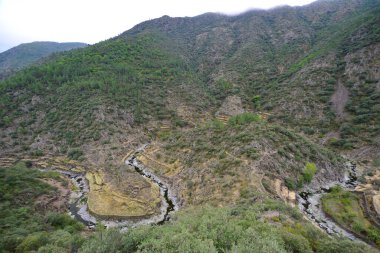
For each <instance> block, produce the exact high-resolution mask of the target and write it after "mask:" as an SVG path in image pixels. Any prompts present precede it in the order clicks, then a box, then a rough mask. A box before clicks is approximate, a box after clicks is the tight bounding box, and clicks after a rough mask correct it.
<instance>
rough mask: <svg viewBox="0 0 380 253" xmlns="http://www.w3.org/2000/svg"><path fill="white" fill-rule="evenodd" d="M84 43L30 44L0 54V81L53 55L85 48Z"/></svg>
mask: <svg viewBox="0 0 380 253" xmlns="http://www.w3.org/2000/svg"><path fill="white" fill-rule="evenodd" d="M85 46H87V44H84V43H75V42H67V43H57V42H32V43H24V44H21V45H18V46H16V47H13V48H11V49H9V50H7V51H5V52H2V53H0V79H1V77H2V76H4V77H5V76H6V75H9V74H11V73H12V72H14V71H17V70H20V69H21V68H24V67H26V66H28V65H31V64H32V63H35V62H38V61H39V60H41V59H42V58H44V57H47V56H49V55H51V54H53V53H58V52H62V51H68V50H71V49H75V48H81V47H85Z"/></svg>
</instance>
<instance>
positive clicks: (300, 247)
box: [81, 201, 376, 253]
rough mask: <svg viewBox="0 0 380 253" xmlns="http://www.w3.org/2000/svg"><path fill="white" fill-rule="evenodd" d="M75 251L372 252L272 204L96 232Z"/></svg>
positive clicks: (205, 210) (202, 211)
mask: <svg viewBox="0 0 380 253" xmlns="http://www.w3.org/2000/svg"><path fill="white" fill-rule="evenodd" d="M279 213H280V214H279ZM81 251H82V252H85V253H90V252H91V253H93V252H96V253H106V252H252V253H256V252H257V253H259V252H260V253H266V252H267V253H275V252H281V253H285V252H302V253H308V252H310V253H311V252H324V253H327V252H331V253H332V252H334V253H340V252H341V253H348V252H350V253H354V252H355V253H356V252H357V253H359V252H362V253H364V252H366V253H367V252H376V251H374V250H372V249H371V248H369V247H368V246H365V245H363V244H357V243H353V242H350V241H348V240H344V239H341V238H330V237H328V236H326V235H325V234H323V233H322V232H321V231H319V230H318V229H317V228H315V227H314V226H313V225H311V224H307V223H305V221H304V220H303V218H302V215H301V214H300V213H299V212H298V211H296V210H295V209H292V208H289V207H287V206H285V205H284V204H282V203H279V202H275V201H264V202H263V203H255V204H254V205H251V204H250V205H239V206H236V207H230V208H212V207H209V206H205V207H202V208H196V209H188V210H185V211H181V212H180V213H178V214H176V216H175V217H174V219H173V221H171V222H170V223H168V224H165V225H163V226H149V227H147V226H143V227H139V228H136V229H131V230H129V231H128V232H127V233H126V234H124V235H123V234H120V232H118V231H117V230H108V231H102V232H99V233H97V234H96V235H94V236H92V237H91V238H90V239H89V240H87V241H86V242H85V243H84V244H83V246H82V250H81Z"/></svg>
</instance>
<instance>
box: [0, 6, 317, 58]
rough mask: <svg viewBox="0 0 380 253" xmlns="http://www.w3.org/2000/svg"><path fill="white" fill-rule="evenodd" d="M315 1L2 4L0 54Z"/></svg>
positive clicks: (99, 38) (90, 42)
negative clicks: (167, 20)
mask: <svg viewBox="0 0 380 253" xmlns="http://www.w3.org/2000/svg"><path fill="white" fill-rule="evenodd" d="M313 1H314V0H264V1H263V0H133V1H131V0H0V52H2V51H5V50H7V49H9V48H11V47H14V46H17V45H19V44H21V43H26V42H32V41H57V42H85V43H88V44H93V43H96V42H99V41H103V40H106V39H109V38H111V37H114V36H116V35H118V34H120V33H122V32H124V31H126V30H128V29H130V28H132V27H133V26H134V25H136V24H138V23H140V22H143V21H145V20H149V19H154V18H158V17H161V16H163V15H169V16H171V17H184V16H190V17H191V16H196V15H199V14H202V13H205V12H219V13H224V14H230V15H235V14H238V13H241V12H244V11H247V10H250V9H257V8H259V9H268V8H273V7H276V6H281V5H290V6H301V5H305V4H309V3H311V2H313Z"/></svg>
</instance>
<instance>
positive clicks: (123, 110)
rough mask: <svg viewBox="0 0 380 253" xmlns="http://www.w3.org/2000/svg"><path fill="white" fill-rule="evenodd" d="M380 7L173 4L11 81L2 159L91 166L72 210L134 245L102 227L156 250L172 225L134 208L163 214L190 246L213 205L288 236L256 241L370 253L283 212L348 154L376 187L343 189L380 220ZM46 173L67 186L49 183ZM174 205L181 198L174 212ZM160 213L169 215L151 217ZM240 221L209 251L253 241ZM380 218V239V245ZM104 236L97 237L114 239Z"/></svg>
mask: <svg viewBox="0 0 380 253" xmlns="http://www.w3.org/2000/svg"><path fill="white" fill-rule="evenodd" d="M379 13H380V1H378V0H349V1H343V0H335V1H333V0H320V1H316V2H314V3H312V4H310V5H307V6H303V7H294V8H292V7H286V6H285V7H280V8H275V9H272V10H267V11H264V10H253V11H249V12H246V13H243V14H240V15H236V16H225V15H221V14H213V13H207V14H203V15H200V16H196V17H186V18H171V17H168V16H163V17H161V18H158V19H154V20H150V21H146V22H143V23H141V24H139V25H137V26H135V27H134V28H132V29H130V30H128V31H126V32H125V33H123V34H121V35H119V36H117V37H114V38H112V39H109V40H106V41H103V42H100V43H98V44H95V45H93V46H88V47H85V48H82V49H77V50H73V51H69V52H65V53H60V54H56V55H53V56H51V57H49V58H48V59H45V60H44V61H43V62H41V64H38V65H34V66H31V67H28V68H25V69H24V70H21V71H19V72H17V73H15V74H13V75H11V76H10V77H8V78H6V79H5V80H3V81H1V82H0V128H1V135H0V165H1V166H0V167H2V168H6V167H7V168H11V167H12V166H16V165H15V164H18V162H20V161H21V162H24V163H25V164H26V165H28V164H29V165H30V166H29V167H34V168H36V169H44V170H45V169H48V170H50V171H51V170H52V171H55V172H59V173H61V174H62V171H66V173H71V174H73V173H74V174H75V175H77V174H78V173H79V174H80V175H81V178H83V179H81V180H85V183H86V185H88V187H89V189H88V191H84V190H83V189H79V190H78V189H76V190H75V189H70V187H67V188H66V191H68V190H70V191H71V192H77V193H78V191H79V193H80V194H83V195H81V197H80V198H77V199H76V200H77V201H78V203H77V204H76V205H75V206H74V209H75V213H80V212H82V213H85V214H86V215H88V216H93V218H91V222H92V223H91V227H92V226H93V225H94V224H93V223H95V221H97V224H98V225H99V224H100V223H101V221H104V224H105V225H107V226H108V227H114V226H119V225H120V227H123V231H124V232H125V231H128V232H127V233H130V234H131V236H132V235H133V236H135V237H133V238H135V239H136V238H140V239H141V241H138V242H136V245H139V246H136V245H135V244H134V243H135V242H132V241H128V243H131V244H128V243H127V242H126V241H125V240H124V239H125V238H124V237H123V236H122V235H120V234H118V232H115V234H113V233H114V232H112V231H114V230H111V232H106V234H107V236H111V237H113V239H115V238H119V239H117V240H116V241H120V242H121V241H123V242H125V243H126V244H125V245H129V246H128V247H131V249H130V251H132V252H135V251H137V247H139V249H141V250H142V251H143V249H144V250H145V251H149V249H153V248H154V249H156V248H155V247H156V246H157V245H156V244H155V243H156V242H157V241H154V240H153V239H151V238H150V236H152V237H153V238H156V239H157V238H158V237H159V236H155V235H154V233H156V231H158V232H157V233H159V234H160V233H161V232H162V231H161V230H160V229H156V228H152V229H148V228H147V231H148V230H149V233H148V232H146V233H145V232H144V231H143V230H144V229H145V228H141V229H142V230H141V231H143V232H141V233H142V234H144V236H146V237H143V236H142V235H140V234H138V233H140V232H139V231H140V230H139V229H136V230H133V229H132V230H131V231H129V229H130V227H133V226H136V222H135V223H133V222H132V223H128V222H126V221H127V220H128V219H129V220H134V221H141V223H138V222H137V223H138V224H146V223H159V224H162V223H165V222H167V223H168V224H167V225H166V224H165V225H163V226H162V227H163V228H161V229H162V230H167V231H166V232H167V233H166V235H170V234H171V233H172V231H174V230H175V229H178V230H181V231H186V233H187V235H188V236H189V237H187V238H192V239H191V240H193V241H191V242H190V241H186V242H188V243H189V244H184V245H194V244H197V243H195V242H198V240H200V239H199V238H198V237H197V236H195V235H194V234H197V233H198V234H199V235H202V232H199V231H198V230H197V231H198V232H196V233H195V232H194V231H196V230H194V231H188V230H187V229H184V228H183V227H182V224H187V220H186V219H190V220H191V218H189V217H190V216H192V215H194V217H195V216H196V217H199V219H200V220H201V221H202V222H206V218H204V217H203V215H206V216H208V215H209V213H212V212H220V213H221V215H222V216H221V217H225V219H226V220H228V221H231V222H232V221H236V220H234V219H235V218H234V217H238V218H236V219H240V220H244V222H246V224H251V225H252V224H253V223H255V222H256V220H255V222H254V221H252V220H250V219H249V218H247V217H246V216H244V215H248V216H250V215H252V216H255V217H256V215H257V217H258V218H257V222H259V224H260V226H259V227H260V228H263V229H264V228H265V229H264V230H265V231H269V230H270V231H272V230H273V231H272V232H273V233H269V232H268V237H267V238H270V236H269V234H270V235H273V236H275V237H276V236H277V237H276V239H274V240H275V241H276V242H278V243H279V244H278V245H277V246H273V245H272V246H273V247H276V249H275V248H271V249H269V248H268V249H267V250H266V251H265V250H264V249H262V250H261V251H260V250H259V249H258V251H257V252H335V251H331V250H332V249H333V248H334V247H335V246H336V247H337V248H340V249H344V248H345V247H347V248H350V249H356V251H353V252H362V251H360V249H363V250H364V249H369V248H364V247H362V248H360V247H359V246H358V247H356V246H353V245H356V244H354V243H353V244H351V243H346V242H345V241H344V240H341V241H339V240H336V238H333V239H331V238H330V239H331V240H330V239H328V238H329V237H328V236H327V235H325V234H324V236H326V237H324V236H321V237H320V238H321V240H326V241H323V242H322V241H317V239H315V237H313V236H310V234H312V233H315V234H317V233H318V232H316V231H318V229H316V228H315V227H314V228H310V230H309V229H308V228H306V230H307V231H306V230H305V231H304V230H299V231H298V230H297V226H303V225H305V224H309V225H310V220H312V219H309V221H308V220H307V217H308V215H307V213H304V216H303V215H300V213H297V211H295V210H294V209H289V210H288V209H287V208H291V207H297V206H298V205H297V201H298V200H299V199H297V194H298V193H300V192H305V191H307V190H308V191H310V192H316V191H319V190H320V189H322V188H324V187H327V186H330V185H331V184H335V183H337V182H343V181H344V180H345V175H346V174H347V171H348V170H349V167H348V166H347V164H348V162H349V161H352V162H355V164H357V165H358V168H359V172H360V175H363V177H362V178H361V179H360V180H361V181H360V182H361V184H360V185H359V186H358V187H357V188H356V189H355V191H360V192H365V193H368V194H364V195H365V196H364V197H363V198H360V199H356V198H355V197H352V196H351V195H347V196H346V195H344V194H345V193H341V192H335V193H333V194H337V195H336V196H338V194H342V195H344V196H346V197H347V199H349V200H350V201H352V206H355V208H356V207H358V206H361V207H360V208H363V210H364V212H367V213H368V215H371V216H378V213H377V209H379V208H378V206H379V203H378V202H379V201H378V196H377V195H378V193H377V192H376V191H377V190H378V189H376V185H377V183H376V182H377V178H376V177H377V170H378V169H379V160H380V110H379V105H380V76H379V74H380V70H379V66H380V30H379V27H380V26H379V25H380V15H379ZM141 147H143V148H141ZM137 165H138V166H137ZM20 166H21V165H20ZM27 167H28V166H27ZM21 171H23V169H21ZM7 173H10V172H9V171H7ZM368 173H369V174H368ZM71 174H70V175H71ZM74 174H73V175H74ZM365 175H367V176H366V177H365ZM36 176H38V175H36ZM4 178H6V176H4ZM43 180H44V183H45V185H46V184H47V185H51V186H53V187H56V188H57V189H58V191H59V192H61V193H62V194H61V195H65V196H66V195H67V194H66V193H67V192H65V191H64V189H61V188H62V187H61V186H60V185H56V183H55V182H53V181H52V180H51V179H43ZM73 183H74V185H75V184H76V183H75V180H74V181H73ZM41 187H42V186H41ZM76 187H77V188H78V187H79V186H76ZM74 188H75V187H74ZM79 188H80V187H79ZM344 190H347V189H344ZM348 190H349V191H352V190H353V189H351V188H350V189H348ZM318 194H319V193H318ZM329 196H335V195H329ZM332 199H333V198H332ZM333 200H334V199H333ZM46 201H50V200H49V199H47V198H43V199H37V200H36V203H45V202H46ZM170 202H172V203H170ZM65 203H66V202H65ZM274 203H277V204H274ZM278 203H286V204H287V205H284V206H283V204H278ZM350 203H351V202H350ZM19 204H20V203H17V205H16V204H15V205H16V206H17V207H18V205H19ZM335 204H336V205H337V206H339V203H338V202H336V203H335ZM54 205H55V204H54ZM57 205H58V204H57ZM66 205H67V204H66ZM205 206H206V207H205ZM207 206H210V207H207ZM289 206H290V207H289ZM72 207H73V206H72ZM168 208H169V209H170V211H168V210H169V209H168ZM208 208H215V209H212V210H213V211H210V210H209V209H208ZM218 208H220V211H217V210H219V209H218ZM261 208H263V209H261ZM265 208H267V209H268V210H264V209H265ZM56 209H57V210H61V209H62V208H61V207H58V206H57V208H56ZM71 209H72V210H73V208H71ZM77 209H78V210H77ZM177 209H180V210H183V211H180V212H179V214H178V216H177V214H176V211H177ZM343 209H344V208H343ZM343 209H342V210H340V209H339V210H340V211H341V212H342V213H343V214H344V215H345V213H344V212H346V211H347V210H343ZM366 209H368V210H367V211H366ZM187 210H190V211H187ZM199 210H202V211H199ZM290 210H293V211H290ZM336 210H338V209H336ZM266 211H268V212H266ZM301 211H305V210H303V209H302V208H301ZM187 212H190V214H189V213H187ZM198 212H201V213H198ZM293 212H294V213H293ZM305 212H306V211H305ZM71 214H72V213H71ZM162 214H164V216H165V217H164V219H163V220H162V219H161V218H160V219H158V218H157V219H155V218H154V217H160V216H161V215H162ZM344 215H343V216H344ZM347 215H349V214H347ZM74 216H75V215H74ZM75 217H76V216H75ZM152 217H153V218H152ZM202 217H203V218H202ZM301 217H304V218H306V219H304V218H301ZM147 219H148V220H149V219H150V221H153V220H154V222H145V221H146V220H147ZM177 219H178V220H179V221H178V223H176V222H177ZM210 219H212V218H210ZM215 219H216V218H215ZM247 219H248V220H247ZM144 220H145V221H144ZM160 220H161V221H162V222H161V223H160V222H159V221H160ZM168 220H169V221H168ZM368 220H371V221H368V222H373V223H376V219H370V218H368ZM156 221H157V222H156ZM263 221H269V224H274V227H276V228H273V227H266V225H263V224H261V222H263ZM213 222H216V223H218V222H221V221H220V220H218V219H216V220H213ZM252 222H253V223H252ZM332 222H333V221H332ZM364 222H365V224H367V221H364ZM111 223H112V225H110V224H111ZM227 223H228V222H226V224H227ZM237 223H238V221H237ZM341 224H342V223H341ZM87 225H88V224H87ZM214 225H215V226H216V227H218V225H216V224H214ZM230 225H231V227H233V228H235V229H236V230H237V231H240V232H239V233H237V234H239V236H241V237H239V238H240V239H239V238H235V239H234V243H235V244H233V243H232V244H233V245H232V244H228V245H219V244H218V243H219V241H218V240H219V239H215V238H214V239H213V240H214V241H213V242H215V245H216V246H215V245H213V244H212V242H211V243H208V242H205V241H202V243H199V244H197V245H201V246H202V247H205V248H202V250H203V251H202V250H199V251H200V252H205V249H206V248H207V249H210V250H211V249H214V248H213V247H214V246H215V247H216V249H215V251H216V252H222V251H227V252H229V251H233V252H244V247H248V248H250V247H251V248H252V247H253V246H252V245H251V246H247V245H245V244H244V243H243V241H244V240H248V239H247V238H249V236H250V234H249V233H250V232H252V233H253V234H255V233H256V232H257V231H256V232H255V231H251V230H249V229H251V228H249V226H248V227H246V226H244V225H242V224H239V225H238V224H235V223H234V224H232V223H231V224H230ZM184 226H186V225H184ZM305 226H306V227H307V225H305ZM98 227H99V226H98ZM202 227H203V223H202V224H201V225H199V229H200V228H202ZM279 228H280V230H281V231H280V230H279V231H277V229H279ZM170 229H173V230H170ZM197 229H198V228H197ZM346 229H347V228H346ZM371 229H372V228H371ZM376 229H377V228H374V230H373V231H374V232H373V231H372V230H371V231H372V232H373V233H372V232H371V233H372V234H371V235H370V237H371V242H372V247H378V246H379V245H380V230H379V231H378V230H376ZM133 231H135V232H133ZM160 231H161V232H160ZM223 231H227V230H226V229H225V228H223ZM275 231H277V232H275ZM285 231H286V232H285ZM261 232H262V231H261ZM261 232H260V233H259V234H261ZM319 232H321V231H319ZM102 233H103V232H102V231H100V239H99V241H92V242H93V244H92V245H98V244H97V243H100V242H103V243H104V245H108V244H107V242H104V241H102V240H103V236H102V235H103V234H102ZM134 233H137V234H134ZM150 233H152V234H150ZM178 233H179V232H178ZM184 233H185V232H184ZM186 233H185V234H186ZM289 233H290V234H289ZM299 233H300V234H299ZM164 234H165V233H164ZM179 234H180V235H183V234H181V233H179ZM231 234H234V232H231ZM264 234H265V233H264ZM322 234H323V233H322ZM72 235H73V234H72ZM160 236H164V235H161V234H160ZM192 236H195V237H192ZM226 236H227V235H226ZM257 236H258V235H256V234H255V237H256V238H258V237H257ZM211 237H212V236H211ZM211 237H210V238H211ZM20 238H21V237H20ZM25 238H26V237H25ZM121 238H124V239H121ZM127 238H128V237H127ZM144 238H145V239H144ZM149 238H150V239H149ZM175 238H176V237H173V238H170V239H168V238H166V240H167V241H170V240H175ZM205 238H208V237H207V236H206V237H205ZM212 238H213V237H212ZM242 238H244V239H242ZM267 238H266V239H267ZM313 238H314V239H313ZM50 239H51V238H50ZM266 239H265V240H266ZM25 240H26V239H25ZM28 240H29V239H28ZM30 240H32V239H30ZM94 240H95V239H94ZM131 240H132V239H131ZM136 240H137V239H136ZM144 240H146V241H144ZM152 240H153V241H152ZM189 240H190V239H189ZM202 240H203V239H202ZM226 240H227V239H226ZM230 240H232V239H231V238H230V239H228V240H227V241H228V242H230ZM313 240H315V241H313ZM248 241H249V240H248ZM295 241H297V242H298V244H297V245H298V246H294V245H296V243H295ZM290 242H292V243H293V244H294V245H293V244H292V245H293V246H294V248H292V249H297V250H298V251H297V250H294V251H292V250H291V248H289V247H293V246H289V245H290V244H291V243H290ZM301 242H302V243H301ZM19 243H21V242H19ZM25 243H26V242H25ZM82 243H83V242H82ZM203 243H204V244H203ZM334 243H336V245H335V244H334ZM340 243H341V244H340ZM100 244H101V243H100ZM303 244H305V245H307V246H305V248H303V249H301V248H297V247H301V246H299V245H303ZM338 244H339V245H340V246H339V245H338ZM81 245H82V244H81ZM83 245H86V244H83ZM115 245H116V244H115ZM149 245H151V247H152V248H150V246H149ZM154 245H156V246H154ZM265 245H267V244H265ZM284 245H286V247H285V246H284ZM326 245H327V246H326ZM334 245H335V246H334ZM344 245H345V246H344ZM347 245H349V246H347ZM201 246H199V247H201ZM91 247H95V246H91V245H90V244H88V245H87V246H85V248H87V249H88V251H87V252H96V249H94V248H91ZM99 247H100V246H99ZM115 247H116V246H115ZM120 247H121V246H120ZM125 247H127V246H125ZM157 247H158V249H159V248H160V247H159V246H157ZM165 247H166V246H165ZM168 247H169V246H168ZM184 247H185V246H184ZM189 247H190V246H189ZM324 247H325V248H324ZM190 248H191V247H190ZM264 248H265V247H264ZM162 249H163V248H161V251H163V250H162ZM233 249H236V251H234V250H233ZM324 249H330V251H328V250H326V251H323V250H324ZM91 250H92V251H91ZM239 250H240V251H239ZM374 250H375V249H374ZM113 251H115V252H116V251H117V250H116V249H114V250H113ZM113 251H112V250H110V251H109V252H113ZM145 251H143V252H145ZM157 251H158V252H160V250H157ZM169 251H170V250H169ZM184 251H186V249H185V248H184ZM84 252H86V251H85V250H84ZM209 252H212V250H211V251H209ZM336 252H337V251H336ZM344 252H346V251H344ZM347 252H349V251H347ZM364 252H366V251H364Z"/></svg>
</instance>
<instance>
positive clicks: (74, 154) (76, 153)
mask: <svg viewBox="0 0 380 253" xmlns="http://www.w3.org/2000/svg"><path fill="white" fill-rule="evenodd" d="M82 155H83V152H82V150H80V148H73V149H70V150H69V152H68V153H67V156H68V157H69V158H70V159H73V160H79V159H80V158H81V156H82Z"/></svg>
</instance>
